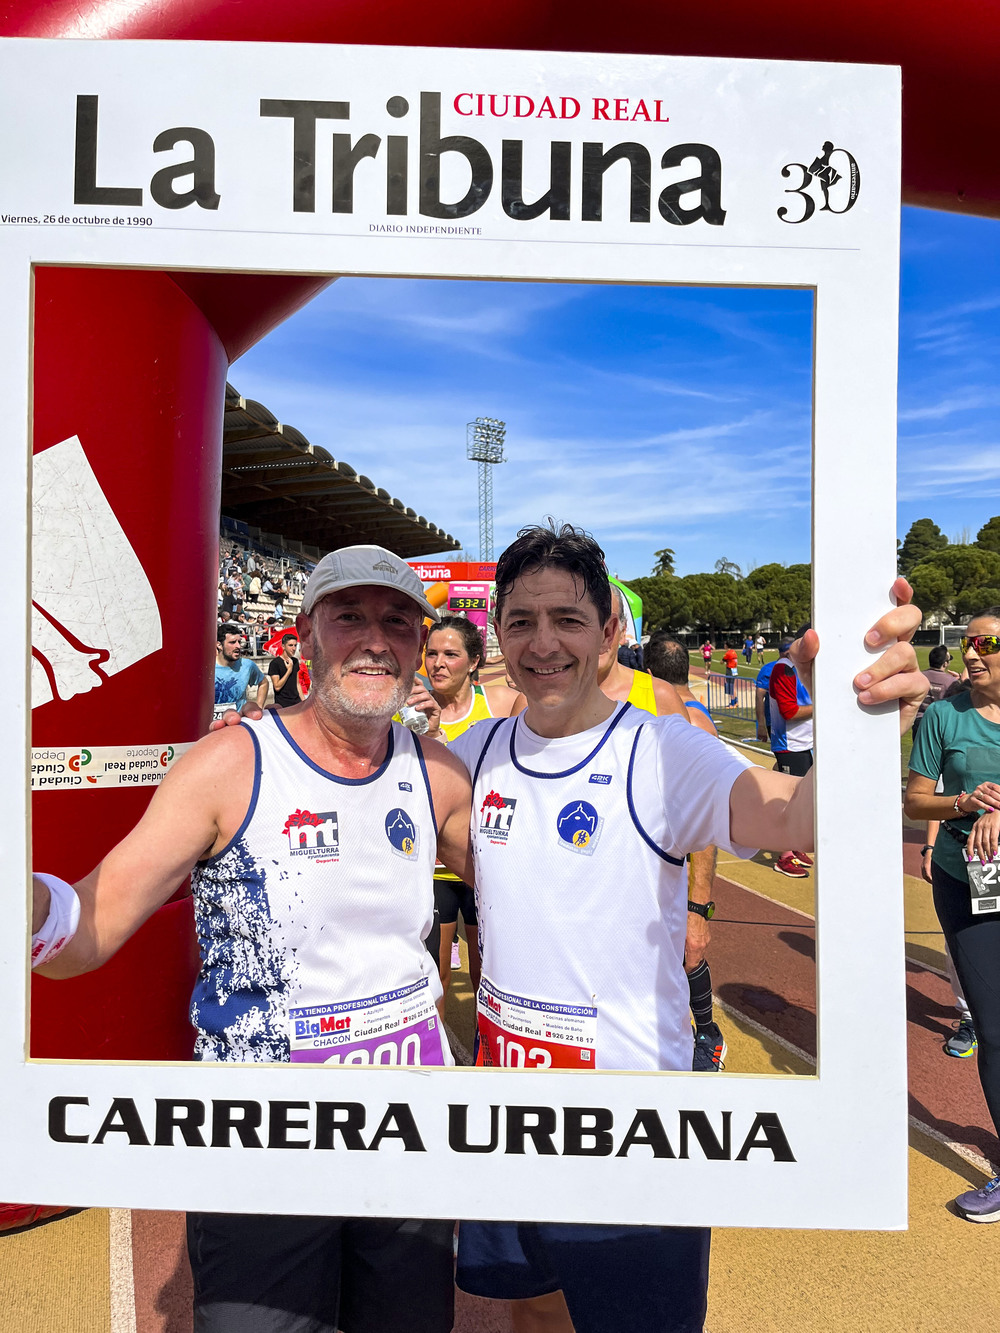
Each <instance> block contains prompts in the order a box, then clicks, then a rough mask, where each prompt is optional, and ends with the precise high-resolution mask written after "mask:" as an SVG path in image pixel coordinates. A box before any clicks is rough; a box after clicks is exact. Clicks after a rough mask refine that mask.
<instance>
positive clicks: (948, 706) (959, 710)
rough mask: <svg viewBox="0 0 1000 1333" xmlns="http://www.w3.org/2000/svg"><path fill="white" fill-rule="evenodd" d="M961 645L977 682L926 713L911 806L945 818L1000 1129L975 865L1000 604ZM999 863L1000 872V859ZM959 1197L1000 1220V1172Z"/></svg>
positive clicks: (990, 952) (989, 763) (988, 917)
mask: <svg viewBox="0 0 1000 1333" xmlns="http://www.w3.org/2000/svg"><path fill="white" fill-rule="evenodd" d="M961 648H962V657H963V658H964V660H965V665H966V668H967V670H968V673H969V684H970V687H971V688H970V689H968V690H965V691H963V692H961V693H957V694H954V695H952V696H950V697H948V698H944V699H940V700H939V701H938V702H937V703H932V704H931V705H930V707H929V708H928V709H927V712H926V713H925V714H924V720H923V724H922V725H921V727H920V730H919V732H918V733H917V735H916V738H915V740H914V742H913V753H912V755H911V758H910V774H909V779H908V781H907V784H906V797H905V800H904V803H903V808H904V810H905V811H906V814H907V816H908V817H909V818H910V819H914V820H941V821H942V823H941V829H940V832H939V834H938V837H937V840H936V842H935V843H934V855H933V860H932V862H931V877H932V882H933V885H934V908H935V911H936V912H937V915H938V920H939V921H940V923H941V929H942V930H943V932H944V937H945V939H946V941H947V943H948V948H949V949H950V951H951V956H952V958H953V959H954V962H955V968H956V970H957V972H958V976H959V979H960V981H961V983H962V987H963V989H964V991H965V997H966V1000H967V1002H968V1005H969V1008H970V1010H971V1011H972V1020H973V1023H974V1025H975V1030H976V1036H977V1037H978V1040H979V1077H980V1081H981V1082H982V1085H983V1093H984V1095H985V1097H986V1105H987V1106H988V1107H989V1111H990V1115H991V1116H992V1117H993V1124H994V1126H995V1127H996V1128H997V1129H998V1130H1000V910H997V909H998V908H1000V894H998V896H997V897H996V898H994V899H988V900H987V901H986V902H980V903H978V904H977V906H981V907H990V906H992V909H993V910H987V911H985V912H979V911H975V912H974V911H973V904H972V898H973V888H972V886H971V885H970V882H969V869H968V867H969V864H970V862H983V863H989V862H991V861H992V860H993V858H994V857H996V856H997V852H998V847H1000V607H997V606H993V607H990V608H989V609H988V610H986V611H982V612H980V613H979V614H978V615H976V616H974V617H973V619H972V620H971V621H970V622H969V627H968V629H967V630H966V633H965V636H964V637H963V638H962V641H961ZM938 774H940V775H941V778H942V780H943V787H944V792H943V794H941V795H935V791H934V788H935V785H936V784H937V779H938ZM996 873H997V875H998V879H1000V865H998V870H997V872H996ZM998 888H1000V884H998ZM994 1165H995V1166H996V1167H1000V1163H995V1164H994ZM955 1207H956V1208H957V1210H958V1212H959V1213H960V1214H961V1216H962V1217H964V1218H966V1219H967V1220H968V1221H970V1222H1000V1174H998V1175H995V1176H994V1177H993V1179H992V1180H990V1181H987V1183H986V1184H985V1185H984V1186H983V1187H982V1188H981V1189H977V1190H968V1191H967V1192H966V1193H965V1194H960V1195H959V1197H958V1198H957V1199H956V1200H955Z"/></svg>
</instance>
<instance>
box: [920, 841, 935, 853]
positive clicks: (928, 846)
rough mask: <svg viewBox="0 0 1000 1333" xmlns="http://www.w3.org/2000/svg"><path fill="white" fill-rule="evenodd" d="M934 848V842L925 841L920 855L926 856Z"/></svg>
mask: <svg viewBox="0 0 1000 1333" xmlns="http://www.w3.org/2000/svg"><path fill="white" fill-rule="evenodd" d="M933 850H934V844H933V843H932V842H925V843H924V845H923V847H921V849H920V855H921V856H926V855H927V853H928V852H932V851H933Z"/></svg>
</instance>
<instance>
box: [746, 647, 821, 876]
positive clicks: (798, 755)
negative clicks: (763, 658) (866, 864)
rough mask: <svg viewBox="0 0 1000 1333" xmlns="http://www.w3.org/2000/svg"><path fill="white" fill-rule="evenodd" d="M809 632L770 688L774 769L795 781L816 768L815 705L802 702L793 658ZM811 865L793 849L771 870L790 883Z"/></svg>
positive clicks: (785, 656) (776, 668)
mask: <svg viewBox="0 0 1000 1333" xmlns="http://www.w3.org/2000/svg"><path fill="white" fill-rule="evenodd" d="M810 628H811V626H810V625H803V626H802V628H801V629H800V630H799V632H798V633H797V634H796V635H795V636H794V638H792V639H791V640H790V641H789V642H788V646H787V647H786V649H785V651H784V652H783V653H782V654H781V656H780V657H779V658H778V660H777V661H776V662H775V663H774V664H773V665H772V667H771V673H770V677H769V679H768V685H767V691H768V717H769V725H770V729H771V750H772V752H773V753H774V766H775V768H777V769H778V771H779V772H780V773H789V774H791V776H792V777H793V778H802V777H805V775H806V774H807V773H808V772H809V770H810V769H811V768H812V765H813V753H812V747H813V723H812V716H813V707H812V702H811V701H810V702H808V703H802V702H800V697H799V689H800V686H801V684H802V682H801V681H800V680H799V677H798V673H797V672H796V670H795V663H794V661H793V660H792V658H791V656H790V654H791V652H792V649H793V648H794V646H795V644H796V643H797V642H798V641H799V640H800V639H801V638H802V637H803V636H804V635H805V634H807V633H808V632H809V630H810ZM759 679H760V676H758V680H759ZM812 864H813V862H812V857H811V856H809V855H808V854H807V853H806V852H800V851H795V850H794V849H793V850H790V851H787V852H784V853H783V854H782V855H781V856H779V857H778V859H777V860H776V861H775V862H774V865H773V867H772V869H774V870H776V871H777V872H778V873H779V874H780V875H787V876H788V877H789V879H805V878H806V877H807V876H808V874H809V871H810V870H811V869H812Z"/></svg>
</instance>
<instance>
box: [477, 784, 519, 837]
mask: <svg viewBox="0 0 1000 1333" xmlns="http://www.w3.org/2000/svg"><path fill="white" fill-rule="evenodd" d="M516 805H517V800H516V799H511V798H508V797H506V796H501V795H500V793H499V792H498V791H490V792H487V794H486V796H485V798H484V799H483V803H482V805H481V806H480V807H479V832H480V833H483V834H485V835H486V837H487V838H488V839H489V841H490V842H493V843H499V842H506V841H507V838H508V836H509V834H510V826H511V823H512V821H513V819H514V808H515V806H516Z"/></svg>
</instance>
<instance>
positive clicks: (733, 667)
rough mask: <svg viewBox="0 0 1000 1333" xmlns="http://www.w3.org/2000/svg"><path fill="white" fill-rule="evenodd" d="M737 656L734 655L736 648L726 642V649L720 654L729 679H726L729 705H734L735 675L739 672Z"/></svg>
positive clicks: (733, 706)
mask: <svg viewBox="0 0 1000 1333" xmlns="http://www.w3.org/2000/svg"><path fill="white" fill-rule="evenodd" d="M738 663H739V658H738V657H737V656H736V649H735V648H734V647H733V645H732V644H731V643H728V644H726V651H725V652H724V653H723V654H722V665H723V666H724V667H725V669H726V675H727V676H728V677H729V679H728V680H727V681H726V693H727V694H728V695H729V707H730V708H735V707H736V677H737V676H738V675H739V674H740V670H739V665H738Z"/></svg>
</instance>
